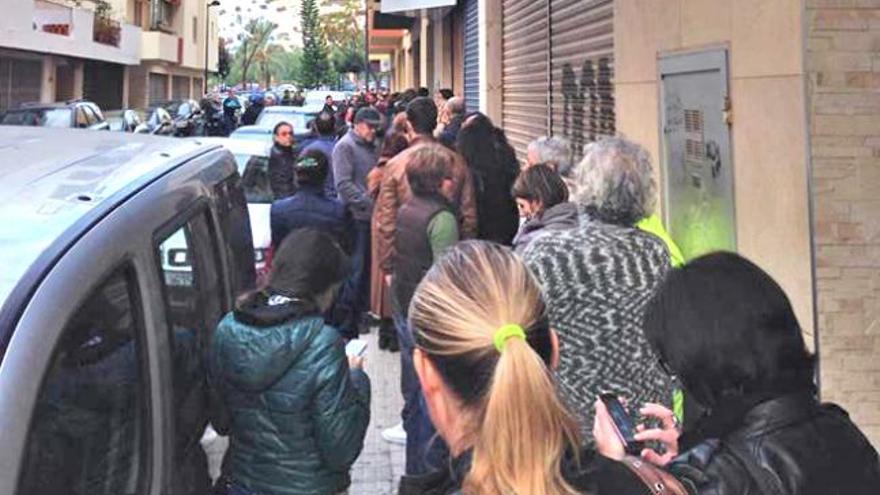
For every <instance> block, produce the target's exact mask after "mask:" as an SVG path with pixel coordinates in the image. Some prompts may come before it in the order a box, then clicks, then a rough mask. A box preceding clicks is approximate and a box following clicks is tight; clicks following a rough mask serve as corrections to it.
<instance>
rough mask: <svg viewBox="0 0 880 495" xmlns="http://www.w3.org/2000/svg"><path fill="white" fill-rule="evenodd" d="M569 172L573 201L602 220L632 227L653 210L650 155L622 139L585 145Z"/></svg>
mask: <svg viewBox="0 0 880 495" xmlns="http://www.w3.org/2000/svg"><path fill="white" fill-rule="evenodd" d="M573 175H574V182H575V184H576V189H577V195H576V201H577V202H578V203H580V204H581V205H582V206H584V207H585V208H587V209H588V210H589V211H590V212H591V213H592V214H594V215H596V217H597V218H598V219H599V220H601V221H603V222H606V223H613V224H617V225H625V226H632V225H634V224H635V223H636V222H638V221H639V220H642V219H643V218H646V217H649V216H651V215H652V214H653V213H654V207H655V203H656V194H657V182H656V181H655V180H654V170H653V168H651V155H650V154H649V153H648V152H647V150H645V148H643V147H642V146H640V145H638V144H636V143H634V142H632V141H630V140H628V139H626V138H623V137H606V138H602V139H600V140H599V141H596V142H594V143H590V144H588V145H587V146H586V147H585V148H584V159H583V160H581V163H580V164H579V165H578V166H577V167H575V170H574V173H573Z"/></svg>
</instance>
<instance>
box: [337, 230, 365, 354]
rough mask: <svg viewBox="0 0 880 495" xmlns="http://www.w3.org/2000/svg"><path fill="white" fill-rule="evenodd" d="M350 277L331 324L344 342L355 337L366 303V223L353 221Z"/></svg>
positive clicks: (343, 288) (344, 286)
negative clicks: (344, 339)
mask: <svg viewBox="0 0 880 495" xmlns="http://www.w3.org/2000/svg"><path fill="white" fill-rule="evenodd" d="M353 227H354V246H353V247H352V253H351V275H350V276H349V277H348V280H347V281H346V282H345V284H344V285H343V287H342V292H341V293H340V295H339V300H338V301H337V302H336V308H335V310H334V313H335V315H334V318H333V320H334V322H333V323H334V324H335V325H336V327H337V328H338V330H339V333H340V334H342V336H343V337H345V338H347V339H355V338H357V336H358V323H359V322H360V319H361V316H362V315H363V314H364V313H365V312H366V311H367V308H368V307H369V304H370V222H363V221H358V220H356V221H355V222H354V226H353Z"/></svg>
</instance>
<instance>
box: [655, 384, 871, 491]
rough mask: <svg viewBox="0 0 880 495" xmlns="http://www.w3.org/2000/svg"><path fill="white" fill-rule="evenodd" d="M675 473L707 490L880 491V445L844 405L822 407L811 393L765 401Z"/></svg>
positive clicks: (682, 460)
mask: <svg viewBox="0 0 880 495" xmlns="http://www.w3.org/2000/svg"><path fill="white" fill-rule="evenodd" d="M750 467H751V469H753V470H754V471H755V473H756V474H757V475H759V476H761V477H762V478H763V479H764V481H763V483H764V484H763V485H759V483H760V482H758V481H756V476H755V475H753V474H752V473H750V469H749V468H750ZM670 471H671V472H672V473H673V474H674V475H675V476H676V477H677V478H679V479H680V480H681V481H682V483H684V484H685V486H686V487H687V488H688V490H689V491H690V492H691V493H694V494H700V495H734V494H736V495H763V494H767V495H774V494H773V491H775V492H776V493H777V494H779V495H835V494H840V495H868V494H877V493H880V463H878V458H877V451H875V450H874V448H873V447H871V444H870V443H868V440H867V439H866V438H865V436H864V435H862V433H861V432H860V431H859V430H858V428H856V426H855V425H854V424H853V423H852V421H850V419H849V416H848V415H847V414H846V412H845V411H844V410H843V409H841V408H839V407H837V406H834V405H830V404H825V405H820V404H819V403H818V402H817V401H816V400H815V399H814V398H813V397H812V396H811V395H810V394H792V395H787V396H784V397H780V398H776V399H772V400H769V401H766V402H763V403H761V404H759V405H757V406H756V407H754V408H752V409H751V410H750V411H749V412H748V413H747V414H746V415H745V417H744V418H743V421H742V423H741V425H740V427H739V428H737V429H736V430H735V431H733V432H732V433H730V434H728V435H725V436H724V437H723V438H722V439H721V440H708V441H705V442H703V443H700V444H699V445H697V446H696V447H694V448H693V449H691V450H689V451H688V452H686V453H685V454H683V455H681V456H680V457H679V458H678V459H676V461H675V462H674V463H673V464H672V465H671V466H670ZM760 486H769V487H768V488H767V489H761V488H760Z"/></svg>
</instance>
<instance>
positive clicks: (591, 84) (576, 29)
mask: <svg viewBox="0 0 880 495" xmlns="http://www.w3.org/2000/svg"><path fill="white" fill-rule="evenodd" d="M550 19H551V24H550V59H551V64H552V67H551V73H552V93H551V100H552V101H551V108H552V118H551V119H550V134H552V135H554V136H560V137H564V138H566V139H568V140H569V142H571V144H572V148H573V149H572V151H573V154H574V158H575V160H576V161H577V160H580V157H581V154H582V152H583V148H584V145H586V144H587V143H589V142H592V141H595V140H596V139H598V138H599V137H601V136H603V135H614V132H615V123H614V87H613V85H612V80H613V74H614V2H612V1H611V0H590V1H582V0H554V1H552V2H550Z"/></svg>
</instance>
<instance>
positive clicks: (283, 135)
mask: <svg viewBox="0 0 880 495" xmlns="http://www.w3.org/2000/svg"><path fill="white" fill-rule="evenodd" d="M285 136H293V133H292V132H289V131H287V132H284V131H282V132H279V133H278V137H285Z"/></svg>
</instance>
